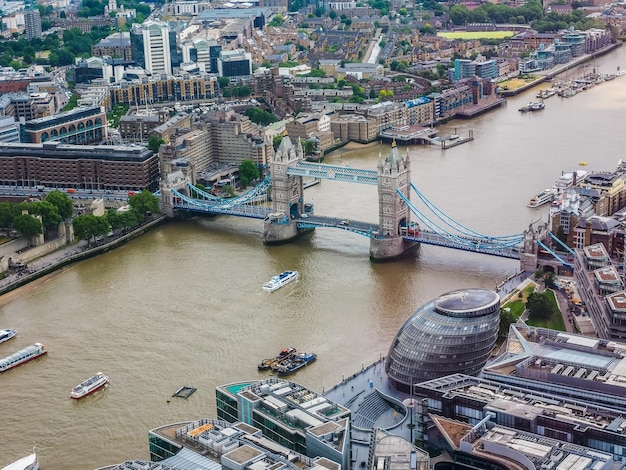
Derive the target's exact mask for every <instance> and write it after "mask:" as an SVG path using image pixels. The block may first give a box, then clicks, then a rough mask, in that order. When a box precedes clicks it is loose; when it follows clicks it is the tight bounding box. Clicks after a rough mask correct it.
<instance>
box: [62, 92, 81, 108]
mask: <svg viewBox="0 0 626 470" xmlns="http://www.w3.org/2000/svg"><path fill="white" fill-rule="evenodd" d="M78 98H80V95H79V94H78V93H72V96H70V99H69V100H68V102H67V104H66V105H65V106H64V107H63V111H70V110H72V109H74V108H75V107H76V106H77V105H78Z"/></svg>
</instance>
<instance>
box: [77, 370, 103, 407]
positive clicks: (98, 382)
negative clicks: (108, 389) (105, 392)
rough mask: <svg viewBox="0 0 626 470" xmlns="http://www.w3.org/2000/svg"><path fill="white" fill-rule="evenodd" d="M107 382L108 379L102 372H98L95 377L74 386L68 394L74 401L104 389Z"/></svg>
mask: <svg viewBox="0 0 626 470" xmlns="http://www.w3.org/2000/svg"><path fill="white" fill-rule="evenodd" d="M108 382H109V377H107V376H106V375H104V374H103V373H102V372H98V373H97V374H96V375H93V376H91V377H89V378H88V379H87V380H85V381H84V382H81V383H80V384H79V385H76V387H74V388H73V389H72V392H71V393H70V397H71V398H72V399H74V400H78V399H79V398H83V397H86V396H87V395H89V394H91V393H93V392H95V391H96V390H98V389H100V388H102V387H104V386H105V385H106V384H107V383H108Z"/></svg>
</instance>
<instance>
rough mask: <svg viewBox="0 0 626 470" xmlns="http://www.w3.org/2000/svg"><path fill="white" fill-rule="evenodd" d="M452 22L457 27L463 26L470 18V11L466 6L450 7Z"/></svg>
mask: <svg viewBox="0 0 626 470" xmlns="http://www.w3.org/2000/svg"><path fill="white" fill-rule="evenodd" d="M449 16H450V21H452V23H454V24H455V25H463V24H465V23H466V22H467V19H468V17H469V10H468V9H467V7H466V6H465V5H453V6H452V7H450V12H449Z"/></svg>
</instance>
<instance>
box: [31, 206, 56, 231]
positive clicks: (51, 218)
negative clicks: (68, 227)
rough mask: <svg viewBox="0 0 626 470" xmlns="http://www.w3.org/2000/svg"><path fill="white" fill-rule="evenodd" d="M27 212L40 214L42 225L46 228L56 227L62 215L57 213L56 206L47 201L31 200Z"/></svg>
mask: <svg viewBox="0 0 626 470" xmlns="http://www.w3.org/2000/svg"><path fill="white" fill-rule="evenodd" d="M29 212H30V213H32V214H34V215H40V216H41V220H42V222H43V226H44V227H46V228H51V227H56V226H57V225H59V224H60V223H61V222H62V221H63V217H61V216H60V215H59V210H58V209H57V207H56V206H55V205H54V204H52V203H50V202H49V201H45V200H44V201H41V202H33V203H32V204H31V207H30V210H29Z"/></svg>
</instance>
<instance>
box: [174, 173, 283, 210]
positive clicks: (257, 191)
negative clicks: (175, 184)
mask: <svg viewBox="0 0 626 470" xmlns="http://www.w3.org/2000/svg"><path fill="white" fill-rule="evenodd" d="M271 185H272V178H271V176H270V175H268V176H266V177H265V178H264V179H263V181H261V182H260V183H259V184H258V185H256V186H255V187H254V188H252V189H251V190H250V191H248V192H246V193H244V194H242V195H241V196H238V197H234V198H228V199H225V198H221V197H217V196H214V195H213V194H210V193H207V192H206V191H202V190H201V189H199V188H197V187H196V186H194V185H192V184H191V183H187V187H188V188H189V191H190V193H193V194H197V195H199V196H201V198H192V197H189V196H185V195H184V194H181V193H179V192H178V191H172V192H173V193H175V194H176V196H177V197H180V198H181V199H182V200H184V201H185V202H186V203H188V204H191V205H193V206H199V207H206V208H210V207H215V208H230V207H236V206H241V205H243V204H247V203H249V202H252V201H254V199H256V198H258V197H259V196H261V195H263V194H265V193H267V190H268V189H269V187H270V186H271Z"/></svg>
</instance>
